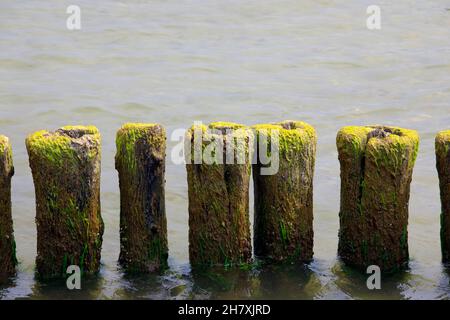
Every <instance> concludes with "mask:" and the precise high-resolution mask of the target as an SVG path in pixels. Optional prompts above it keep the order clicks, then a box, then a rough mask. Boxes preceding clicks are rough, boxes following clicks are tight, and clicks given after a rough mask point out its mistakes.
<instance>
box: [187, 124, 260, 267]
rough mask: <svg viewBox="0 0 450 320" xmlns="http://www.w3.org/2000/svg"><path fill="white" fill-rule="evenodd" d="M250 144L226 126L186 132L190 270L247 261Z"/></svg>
mask: <svg viewBox="0 0 450 320" xmlns="http://www.w3.org/2000/svg"><path fill="white" fill-rule="evenodd" d="M227 133H228V134H227ZM194 138H195V139H194ZM252 139H253V136H252V132H251V130H249V129H248V128H246V127H245V126H243V125H239V124H235V123H227V122H216V123H211V124H210V125H209V126H208V127H207V126H204V125H194V126H193V127H191V128H190V129H189V130H188V132H187V136H186V140H185V141H186V142H187V148H186V149H185V151H186V150H187V151H191V152H190V153H189V152H187V153H188V154H190V159H187V162H186V170H187V181H188V196H189V257H190V261H191V264H192V265H194V266H197V265H203V266H205V265H206V266H211V265H238V264H246V263H248V262H250V260H251V256H252V249H251V237H250V221H249V180H250V172H251V161H250V160H251V156H250V155H249V153H250V146H251V145H252Z"/></svg>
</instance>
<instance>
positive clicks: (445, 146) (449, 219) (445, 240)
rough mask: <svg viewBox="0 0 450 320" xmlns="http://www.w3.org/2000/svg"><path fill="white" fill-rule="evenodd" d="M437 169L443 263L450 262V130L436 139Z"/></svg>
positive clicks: (438, 135)
mask: <svg viewBox="0 0 450 320" xmlns="http://www.w3.org/2000/svg"><path fill="white" fill-rule="evenodd" d="M435 149H436V168H437V171H438V174H439V187H440V193H441V208H442V210H441V249H442V261H444V262H450V130H447V131H441V132H439V133H438V134H437V136H436V139H435Z"/></svg>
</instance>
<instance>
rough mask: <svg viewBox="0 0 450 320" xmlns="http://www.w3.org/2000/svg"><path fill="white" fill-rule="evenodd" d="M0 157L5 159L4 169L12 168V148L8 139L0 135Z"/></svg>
mask: <svg viewBox="0 0 450 320" xmlns="http://www.w3.org/2000/svg"><path fill="white" fill-rule="evenodd" d="M0 157H2V158H3V157H5V159H4V162H5V168H7V167H11V166H12V148H11V144H10V143H9V139H8V137H6V136H3V135H0Z"/></svg>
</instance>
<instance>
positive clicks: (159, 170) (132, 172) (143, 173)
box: [115, 123, 168, 273]
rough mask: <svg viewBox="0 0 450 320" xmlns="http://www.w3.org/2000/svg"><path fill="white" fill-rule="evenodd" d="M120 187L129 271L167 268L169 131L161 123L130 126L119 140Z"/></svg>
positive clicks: (122, 249) (123, 240) (123, 261)
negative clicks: (167, 139) (166, 191)
mask: <svg viewBox="0 0 450 320" xmlns="http://www.w3.org/2000/svg"><path fill="white" fill-rule="evenodd" d="M116 146H117V153H116V160H115V161H116V169H117V171H118V173H119V186H120V256H119V262H120V264H121V265H122V266H123V267H124V269H125V270H126V271H127V272H130V273H147V272H154V271H160V270H163V269H165V268H166V267H167V258H168V245H167V221H166V210H165V199H164V194H165V191H164V184H165V178H164V175H165V155H166V154H165V153H166V132H165V129H164V128H163V127H162V126H161V125H159V124H145V123H128V124H125V125H123V126H122V128H120V129H119V131H118V132H117V137H116Z"/></svg>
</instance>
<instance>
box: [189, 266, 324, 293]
mask: <svg viewBox="0 0 450 320" xmlns="http://www.w3.org/2000/svg"><path fill="white" fill-rule="evenodd" d="M192 278H193V282H194V289H193V290H194V296H196V295H197V294H203V295H205V293H206V294H207V295H208V296H209V298H211V299H312V298H314V296H315V295H316V294H317V293H318V292H319V290H320V289H321V284H320V281H319V279H318V278H317V277H316V275H315V274H314V272H312V271H311V270H310V269H309V267H308V266H307V265H270V266H256V267H253V268H251V269H250V270H245V269H239V268H234V269H223V268H212V269H208V270H205V269H204V270H195V269H194V270H193V271H192Z"/></svg>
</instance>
